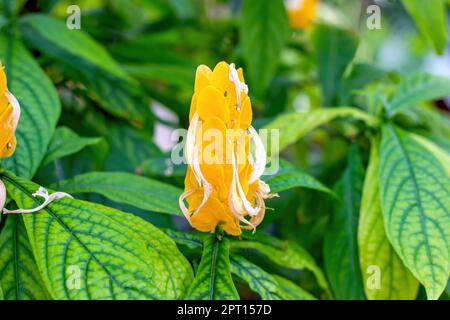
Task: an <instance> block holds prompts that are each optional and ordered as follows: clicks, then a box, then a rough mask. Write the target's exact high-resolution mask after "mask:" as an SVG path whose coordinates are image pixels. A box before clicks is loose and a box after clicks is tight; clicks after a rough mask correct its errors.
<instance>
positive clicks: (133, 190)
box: [54, 172, 183, 215]
mask: <svg viewBox="0 0 450 320" xmlns="http://www.w3.org/2000/svg"><path fill="white" fill-rule="evenodd" d="M54 188H55V189H57V190H61V191H65V192H68V193H98V194H101V195H103V196H105V197H107V198H108V199H110V200H112V201H115V202H119V203H125V204H129V205H132V206H135V207H137V208H140V209H144V210H149V211H155V212H161V213H169V214H175V215H181V214H182V213H181V212H180V208H179V206H178V198H179V197H180V195H181V193H182V192H183V191H182V190H181V189H179V188H177V187H174V186H172V185H170V184H167V183H164V182H160V181H157V180H152V179H150V178H144V177H140V176H136V175H134V174H131V173H126V172H89V173H85V174H80V175H78V176H75V177H73V178H71V179H68V180H64V181H60V182H57V183H56V184H55V186H54Z"/></svg>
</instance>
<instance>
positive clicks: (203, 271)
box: [186, 235, 239, 300]
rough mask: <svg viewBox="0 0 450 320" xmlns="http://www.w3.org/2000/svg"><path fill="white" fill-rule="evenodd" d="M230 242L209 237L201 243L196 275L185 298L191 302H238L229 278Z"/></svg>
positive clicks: (237, 296)
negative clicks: (201, 251) (201, 247)
mask: <svg viewBox="0 0 450 320" xmlns="http://www.w3.org/2000/svg"><path fill="white" fill-rule="evenodd" d="M229 248H230V240H229V239H227V238H222V239H218V238H217V236H216V235H210V236H209V237H208V238H206V239H205V241H204V243H203V254H202V259H201V261H200V265H199V266H198V269H197V274H196V275H195V279H194V281H193V282H192V285H191V287H190V289H189V291H188V294H187V296H186V298H187V299H191V300H238V299H239V295H238V293H237V291H236V288H235V287H234V283H233V279H232V278H231V273H230V272H231V270H230V258H229Z"/></svg>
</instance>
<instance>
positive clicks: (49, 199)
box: [3, 187, 73, 214]
mask: <svg viewBox="0 0 450 320" xmlns="http://www.w3.org/2000/svg"><path fill="white" fill-rule="evenodd" d="M33 197H35V198H36V197H41V198H44V199H45V201H44V203H42V204H41V205H40V206H38V207H36V208H32V209H17V210H8V209H6V208H3V213H4V214H18V213H19V214H20V213H33V212H37V211H40V210H42V209H44V208H45V207H47V206H48V205H49V204H50V203H52V202H53V201H55V200H57V199H62V198H64V197H69V198H72V199H73V197H72V196H71V195H70V194H68V193H65V192H54V193H52V194H51V195H49V194H48V190H47V189H45V188H43V187H39V189H38V190H37V191H36V192H35V193H33Z"/></svg>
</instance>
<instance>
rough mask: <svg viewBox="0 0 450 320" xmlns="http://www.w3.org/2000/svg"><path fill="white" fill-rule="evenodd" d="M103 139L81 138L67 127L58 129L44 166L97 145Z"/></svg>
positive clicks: (43, 162) (51, 142)
mask: <svg viewBox="0 0 450 320" xmlns="http://www.w3.org/2000/svg"><path fill="white" fill-rule="evenodd" d="M101 140H102V139H101V138H85V137H80V136H79V135H77V134H76V133H75V132H73V131H72V129H70V128H67V127H59V128H56V131H55V133H54V134H53V138H52V140H51V141H50V145H49V147H48V150H47V154H46V155H45V158H44V160H43V161H42V166H44V165H46V164H48V163H50V162H52V161H55V160H56V159H59V158H62V157H65V156H68V155H71V154H74V153H77V152H78V151H80V150H81V149H83V148H85V147H87V146H90V145H94V144H97V143H99V142H100V141H101Z"/></svg>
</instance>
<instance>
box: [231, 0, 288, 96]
mask: <svg viewBox="0 0 450 320" xmlns="http://www.w3.org/2000/svg"><path fill="white" fill-rule="evenodd" d="M241 14H242V18H241V26H240V34H241V37H242V50H243V55H244V58H245V62H246V64H247V68H248V71H247V72H248V74H249V78H250V83H251V88H252V90H254V92H255V93H256V94H257V95H263V94H264V90H265V89H266V87H267V85H268V84H269V82H270V80H271V79H272V77H273V75H274V73H275V71H276V68H277V65H278V61H279V58H280V53H281V50H282V49H283V47H284V44H285V43H286V40H287V37H288V34H289V25H288V19H287V14H286V9H285V8H284V5H283V0H258V1H252V0H244V1H243V3H242V11H241Z"/></svg>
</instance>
